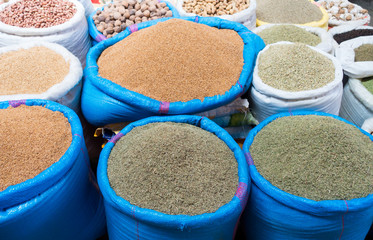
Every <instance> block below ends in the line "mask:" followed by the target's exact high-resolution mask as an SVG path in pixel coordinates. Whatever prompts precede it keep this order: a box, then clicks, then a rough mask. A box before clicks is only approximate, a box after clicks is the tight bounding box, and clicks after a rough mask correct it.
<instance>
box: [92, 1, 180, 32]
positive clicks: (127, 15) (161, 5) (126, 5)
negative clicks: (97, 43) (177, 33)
mask: <svg viewBox="0 0 373 240" xmlns="http://www.w3.org/2000/svg"><path fill="white" fill-rule="evenodd" d="M172 16H173V14H172V11H171V10H170V9H169V7H168V6H167V4H166V3H165V2H159V1H158V0H144V1H141V2H138V1H136V0H115V1H114V2H112V3H109V4H108V5H106V6H105V7H104V9H103V10H102V11H101V10H97V12H96V14H95V15H94V16H93V17H92V18H93V21H94V23H95V25H96V27H97V30H98V31H99V32H101V33H102V34H103V35H104V36H105V37H107V38H111V37H113V36H115V35H116V34H118V33H120V32H122V31H123V30H125V29H126V28H127V27H129V26H131V25H133V24H137V23H141V22H146V21H150V20H156V19H159V18H164V17H172Z"/></svg>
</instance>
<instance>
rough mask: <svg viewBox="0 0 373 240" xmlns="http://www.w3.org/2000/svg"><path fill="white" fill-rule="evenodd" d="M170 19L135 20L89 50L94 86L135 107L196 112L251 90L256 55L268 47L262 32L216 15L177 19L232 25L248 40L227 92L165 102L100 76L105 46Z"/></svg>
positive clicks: (159, 111)
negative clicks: (181, 100) (241, 62)
mask: <svg viewBox="0 0 373 240" xmlns="http://www.w3.org/2000/svg"><path fill="white" fill-rule="evenodd" d="M170 19H174V18H162V19H158V20H152V21H147V22H143V23H139V24H134V25H132V26H131V27H132V28H131V27H129V28H127V29H126V30H125V31H123V32H121V33H119V34H117V35H116V36H114V37H112V38H110V39H107V40H105V41H101V42H100V43H98V44H97V45H95V46H94V47H92V48H91V49H90V50H89V52H88V54H87V60H86V62H87V65H86V68H85V69H84V75H85V77H86V79H85V80H86V81H91V83H92V85H93V86H95V87H96V88H97V89H99V91H101V92H103V93H104V94H106V95H108V96H110V97H111V98H114V99H116V100H118V101H120V102H124V103H126V104H129V105H131V106H133V107H135V108H139V109H144V110H145V111H150V112H152V113H154V114H192V113H198V112H203V111H207V110H209V109H213V108H217V107H220V106H222V105H224V104H227V103H229V102H232V101H233V100H234V99H236V98H237V97H239V96H241V95H242V94H244V93H245V92H246V91H247V90H248V88H249V86H250V85H251V82H252V77H253V69H254V68H253V66H254V65H255V59H256V56H257V55H258V53H259V51H260V50H261V49H263V48H264V46H265V44H264V42H263V40H262V39H261V38H260V37H259V36H258V35H256V34H254V33H252V32H251V31H250V30H248V29H247V28H246V27H245V26H243V25H242V24H240V23H236V22H231V21H227V20H224V19H220V18H216V17H177V19H182V20H187V21H192V22H197V23H200V24H205V25H207V26H210V27H216V28H219V29H231V30H234V31H236V32H237V33H238V34H239V35H240V37H241V38H242V40H243V42H244V50H243V59H244V66H243V68H242V71H241V74H240V77H239V79H238V81H237V83H236V84H235V85H233V86H232V87H231V88H230V89H229V90H228V91H227V92H225V94H223V95H215V96H212V97H205V98H204V99H203V101H201V100H199V99H193V100H190V101H187V102H163V101H158V100H155V99H152V98H150V97H147V96H144V95H142V94H140V93H137V92H134V91H131V90H128V89H126V88H124V87H122V86H120V85H119V84H116V83H114V82H112V81H110V80H108V79H105V78H102V77H100V76H99V73H98V65H97V59H98V58H99V56H100V55H101V53H102V52H103V51H104V50H105V49H107V48H108V47H110V46H112V45H114V44H115V43H117V42H119V41H121V40H123V39H124V38H126V37H127V36H129V35H130V34H131V33H132V31H133V32H135V31H138V30H141V29H143V28H147V27H150V26H153V25H155V24H157V23H159V22H164V21H167V20H170ZM253 53H254V54H253ZM164 106H165V108H166V109H167V110H166V111H163V110H162V108H163V107H164Z"/></svg>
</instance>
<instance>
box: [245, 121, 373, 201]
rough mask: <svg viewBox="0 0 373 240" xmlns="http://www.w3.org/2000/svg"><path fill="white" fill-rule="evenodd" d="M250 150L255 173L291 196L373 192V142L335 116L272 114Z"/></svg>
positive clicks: (349, 195)
mask: <svg viewBox="0 0 373 240" xmlns="http://www.w3.org/2000/svg"><path fill="white" fill-rule="evenodd" d="M249 150H250V153H251V155H252V158H253V160H254V163H255V166H256V167H257V169H258V171H259V173H260V174H261V175H262V176H263V177H264V178H266V179H267V180H268V181H269V182H271V183H272V184H273V185H274V186H276V187H278V188H280V189H282V190H284V191H285V192H288V193H291V194H293V195H297V196H301V197H305V198H308V199H313V200H316V201H320V200H337V199H339V200H349V199H353V198H361V197H366V196H367V195H369V194H371V193H373V161H372V156H373V142H372V141H371V140H370V139H369V137H368V136H366V135H364V134H363V133H361V132H360V131H359V130H358V129H357V128H355V127H353V126H352V125H350V124H347V123H344V122H341V121H339V120H336V119H334V118H331V117H325V116H315V115H308V116H292V117H283V118H279V119H276V120H275V121H273V122H271V123H270V124H268V125H267V126H265V127H264V128H263V129H262V130H261V131H260V132H259V133H258V134H257V135H256V137H255V139H254V142H253V144H252V145H251V147H250V149H249Z"/></svg>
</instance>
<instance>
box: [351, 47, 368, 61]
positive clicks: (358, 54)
mask: <svg viewBox="0 0 373 240" xmlns="http://www.w3.org/2000/svg"><path fill="white" fill-rule="evenodd" d="M354 51H355V62H361V61H373V44H363V45H361V46H360V47H358V48H355V49H354Z"/></svg>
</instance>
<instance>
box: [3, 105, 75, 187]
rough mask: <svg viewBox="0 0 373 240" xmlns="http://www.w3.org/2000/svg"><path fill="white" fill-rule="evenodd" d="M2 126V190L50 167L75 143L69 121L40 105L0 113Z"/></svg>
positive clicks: (8, 109)
mask: <svg viewBox="0 0 373 240" xmlns="http://www.w3.org/2000/svg"><path fill="white" fill-rule="evenodd" d="M0 126H1V131H0V137H1V139H3V140H4V141H3V143H2V144H1V145H0V156H1V157H0V159H1V161H0V176H1V177H0V191H3V190H5V189H6V188H7V187H8V186H11V185H15V184H18V183H21V182H24V181H26V180H27V179H31V178H33V177H35V176H36V175H38V174H39V173H41V172H42V171H44V170H45V169H47V168H48V167H50V166H51V165H52V164H53V163H55V162H57V161H58V160H59V159H60V158H61V157H62V156H63V155H64V153H65V152H66V150H67V149H68V148H69V146H70V144H71V141H72V136H71V128H70V124H69V122H68V119H67V118H66V117H65V116H64V115H63V114H62V113H60V112H54V111H51V110H49V109H46V108H44V107H40V106H32V107H29V106H24V105H23V106H20V107H17V108H11V107H9V108H7V109H3V110H0Z"/></svg>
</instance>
